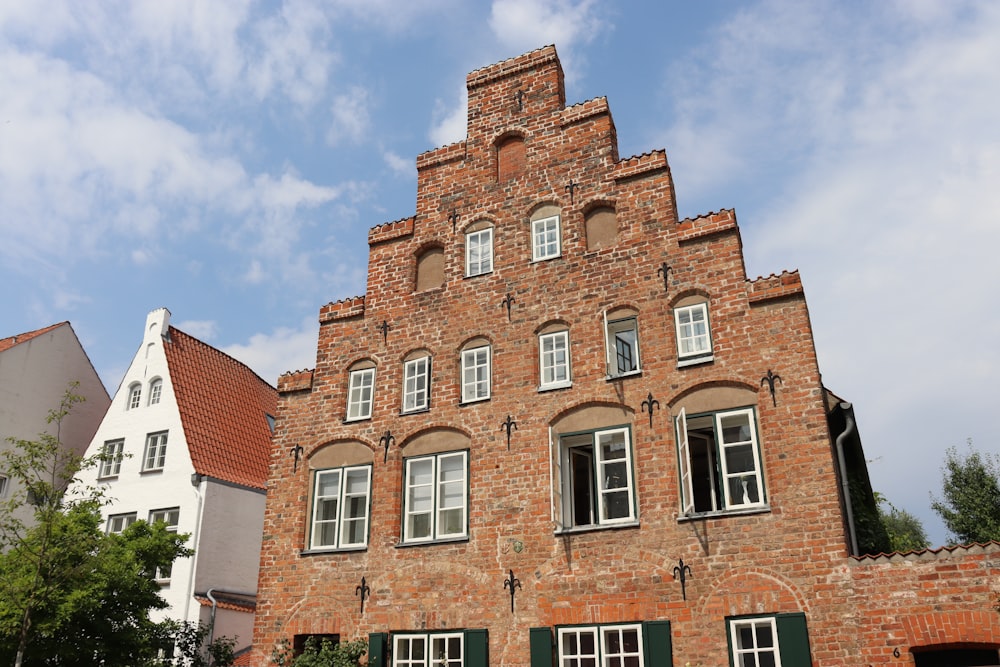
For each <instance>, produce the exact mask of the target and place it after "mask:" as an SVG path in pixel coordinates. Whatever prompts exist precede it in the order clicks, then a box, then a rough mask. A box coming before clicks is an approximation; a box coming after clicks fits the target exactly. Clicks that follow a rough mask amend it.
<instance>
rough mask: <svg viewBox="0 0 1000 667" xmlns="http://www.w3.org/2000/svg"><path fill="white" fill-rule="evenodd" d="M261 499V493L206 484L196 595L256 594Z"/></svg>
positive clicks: (224, 485)
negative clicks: (213, 591)
mask: <svg viewBox="0 0 1000 667" xmlns="http://www.w3.org/2000/svg"><path fill="white" fill-rule="evenodd" d="M264 500H265V496H264V494H263V493H262V492H256V491H253V490H250V489H245V488H240V487H235V486H231V485H227V484H222V483H219V482H209V483H208V485H207V490H206V493H205V511H204V513H203V519H202V527H201V537H200V539H199V548H198V572H197V574H196V578H195V589H196V590H197V591H198V592H204V591H207V590H208V589H210V588H215V589H223V590H227V591H232V592H236V593H256V592H257V572H258V569H259V567H260V546H261V541H262V539H263V535H264Z"/></svg>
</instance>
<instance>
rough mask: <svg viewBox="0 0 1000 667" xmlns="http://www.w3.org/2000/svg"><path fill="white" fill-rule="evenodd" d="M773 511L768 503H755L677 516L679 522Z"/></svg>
mask: <svg viewBox="0 0 1000 667" xmlns="http://www.w3.org/2000/svg"><path fill="white" fill-rule="evenodd" d="M770 511H771V506H770V505H768V504H766V503H765V504H763V505H754V506H753V507H747V508H745V509H738V510H713V511H711V512H695V513H692V514H682V515H680V516H678V517H677V522H678V523H683V522H685V521H698V520H700V519H722V518H725V517H727V516H748V515H751V514H767V513H768V512H770Z"/></svg>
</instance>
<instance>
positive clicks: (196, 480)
mask: <svg viewBox="0 0 1000 667" xmlns="http://www.w3.org/2000/svg"><path fill="white" fill-rule="evenodd" d="M204 481H205V477H204V476H203V475H201V473H197V472H196V473H194V474H193V475H191V486H193V487H194V494H195V495H196V496H198V510H197V515H196V517H195V524H194V535H192V539H191V548H192V549H193V550H194V552H195V555H194V556H192V557H191V559H192V560H191V576H190V577H189V578H188V592H187V598H186V599H185V600H184V621H185V622H187V621H189V620H190V619H189V618H188V613H189V612H190V610H191V600H193V599H194V579H195V575H196V574H197V567H198V561H197V560H196V559H197V558H198V556H197V554H198V542H199V540H200V538H201V506H202V503H203V501H204V500H205V498H204V496H203V495H202V492H201V484H202V482H204Z"/></svg>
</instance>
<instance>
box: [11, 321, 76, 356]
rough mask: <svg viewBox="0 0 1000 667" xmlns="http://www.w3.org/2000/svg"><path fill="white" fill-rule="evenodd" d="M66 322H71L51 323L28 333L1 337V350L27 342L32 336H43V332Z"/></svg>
mask: <svg viewBox="0 0 1000 667" xmlns="http://www.w3.org/2000/svg"><path fill="white" fill-rule="evenodd" d="M64 324H69V322H60V323H59V324H50V325H49V326H47V327H44V328H42V329H35V330H34V331H28V332H26V333H21V334H17V335H16V336H10V337H9V338H0V352H4V351H6V350H9V349H10V348H12V347H14V346H15V345H17V344H19V343H26V342H28V341H29V340H31V339H32V338H36V337H38V336H41V335H42V334H45V333H48V332H50V331H52V330H53V329H58V328H59V327H61V326H63V325H64Z"/></svg>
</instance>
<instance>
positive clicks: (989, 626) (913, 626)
mask: <svg viewBox="0 0 1000 667" xmlns="http://www.w3.org/2000/svg"><path fill="white" fill-rule="evenodd" d="M900 621H901V623H902V626H903V630H904V631H905V632H906V641H907V644H908V645H909V646H910V647H913V648H916V647H921V648H931V647H938V648H948V645H952V646H961V645H967V644H988V645H992V646H993V647H995V648H1000V614H997V612H996V610H995V609H987V610H979V611H954V612H937V613H928V614H910V615H907V616H903V617H902V618H900Z"/></svg>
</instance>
